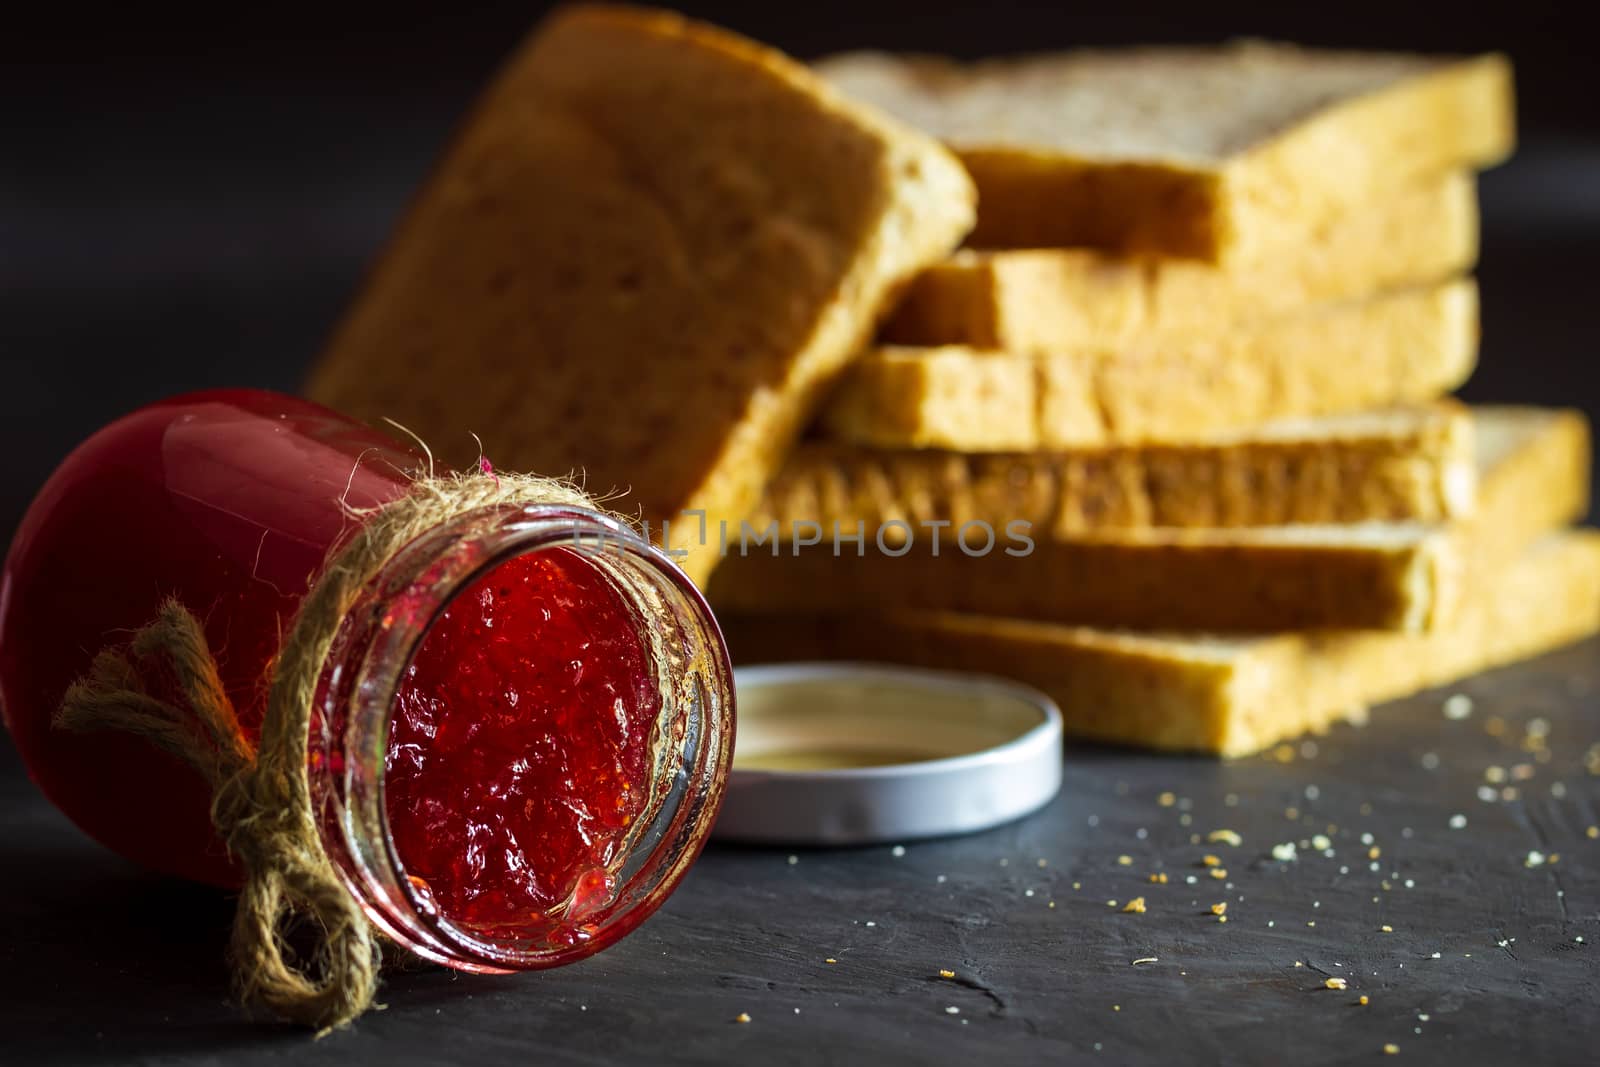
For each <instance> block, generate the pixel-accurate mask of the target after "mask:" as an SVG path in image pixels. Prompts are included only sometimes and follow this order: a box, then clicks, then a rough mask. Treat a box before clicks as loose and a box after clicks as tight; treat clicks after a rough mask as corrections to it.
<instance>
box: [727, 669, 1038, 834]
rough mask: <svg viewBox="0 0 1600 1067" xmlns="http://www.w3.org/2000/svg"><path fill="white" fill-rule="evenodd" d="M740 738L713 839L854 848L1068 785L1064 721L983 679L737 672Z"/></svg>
mask: <svg viewBox="0 0 1600 1067" xmlns="http://www.w3.org/2000/svg"><path fill="white" fill-rule="evenodd" d="M734 680H735V686H736V688H737V693H738V708H739V730H738V741H737V746H736V748H735V751H734V757H733V771H732V775H731V777H730V779H729V782H728V792H727V796H726V798H725V799H724V801H723V807H722V813H721V815H720V816H719V818H718V820H717V824H716V828H715V829H714V830H713V837H714V838H715V839H717V840H720V841H742V842H750V843H764V844H780V843H781V844H795V845H856V844H869V843H873V842H886V841H905V840H910V839H913V838H920V837H939V836H944V835H948V834H963V833H970V832H972V831H975V830H983V829H987V828H988V827H991V826H997V825H999V824H1001V823H1004V822H1009V821H1011V820H1012V819H1016V818H1019V817H1021V816H1023V815H1026V814H1028V813H1029V812H1031V811H1034V810H1036V809H1038V808H1040V807H1042V806H1043V805H1044V804H1046V803H1047V802H1048V801H1049V800H1050V799H1051V798H1052V797H1054V796H1055V794H1056V792H1057V791H1058V790H1059V789H1060V787H1061V735H1062V728H1061V712H1060V711H1059V710H1058V709H1057V708H1056V706H1055V703H1054V702H1053V701H1051V700H1050V698H1049V697H1047V696H1045V695H1044V694H1043V693H1040V692H1038V691H1037V690H1034V689H1030V688H1028V687H1026V686H1023V685H1018V684H1016V683H1014V682H1008V681H1003V680H1001V679H998V678H990V677H987V676H984V675H974V674H957V673H950V672H944V671H928V670H918V669H912V668H907V667H890V666H880V665H877V664H845V663H796V664H784V665H777V666H758V667H741V668H739V669H737V670H736V671H735V672H734Z"/></svg>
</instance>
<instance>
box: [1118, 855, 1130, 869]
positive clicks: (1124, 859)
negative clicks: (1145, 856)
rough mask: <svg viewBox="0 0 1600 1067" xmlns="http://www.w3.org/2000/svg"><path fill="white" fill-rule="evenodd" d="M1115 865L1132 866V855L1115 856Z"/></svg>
mask: <svg viewBox="0 0 1600 1067" xmlns="http://www.w3.org/2000/svg"><path fill="white" fill-rule="evenodd" d="M1117 866H1118V867H1132V866H1133V857H1132V856H1118V857H1117Z"/></svg>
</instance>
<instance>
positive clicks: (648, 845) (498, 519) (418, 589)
mask: <svg viewBox="0 0 1600 1067" xmlns="http://www.w3.org/2000/svg"><path fill="white" fill-rule="evenodd" d="M555 548H566V549H571V550H573V551H578V552H582V553H584V554H585V555H591V556H593V557H594V558H597V559H600V558H603V559H605V560H607V561H615V563H616V564H617V565H618V566H617V567H615V568H611V569H614V570H620V571H621V573H622V575H623V576H624V577H626V578H628V579H630V580H632V581H635V582H638V583H642V584H641V585H640V586H639V588H637V589H634V590H632V592H633V593H634V594H636V595H637V594H639V593H640V590H642V589H645V588H648V589H650V590H651V591H652V594H651V595H652V597H655V598H659V601H658V603H663V604H664V603H666V602H668V601H670V602H672V608H671V610H672V611H673V612H674V615H675V619H674V624H675V626H676V627H677V629H678V630H680V631H682V633H683V635H684V636H685V638H686V639H687V640H689V641H691V642H695V643H697V644H698V645H699V646H700V647H699V648H698V649H697V650H696V654H695V655H694V656H693V657H691V658H692V663H691V664H690V665H689V668H688V671H689V674H688V676H686V677H685V678H684V679H682V680H681V684H675V685H673V686H671V687H668V686H666V685H665V684H664V680H661V679H658V681H662V682H663V685H662V692H663V702H664V703H663V709H662V713H661V715H660V717H659V718H658V723H666V722H676V721H679V720H680V719H681V720H683V721H684V722H685V723H687V724H689V725H691V726H692V727H693V728H692V729H686V731H685V743H686V744H685V746H683V750H682V751H681V752H680V753H679V755H678V758H677V759H676V760H668V761H667V762H668V763H670V764H671V765H672V769H673V770H674V772H675V774H676V777H675V779H674V780H673V781H672V782H671V783H669V785H671V786H672V789H673V791H674V792H675V793H676V795H675V796H673V797H668V796H665V795H664V796H663V798H662V802H661V803H660V804H658V805H657V806H656V811H655V818H653V819H651V820H649V826H648V827H646V828H644V830H643V831H642V832H640V833H632V832H630V835H629V838H628V841H629V842H630V844H629V846H628V847H627V848H625V849H624V850H622V856H623V859H622V860H621V861H619V862H618V863H617V865H616V867H617V870H618V871H621V872H623V873H622V874H620V875H619V877H618V879H617V890H616V893H615V894H614V895H613V899H612V902H611V904H608V905H607V906H606V907H605V908H603V909H602V912H603V914H602V917H601V919H600V920H599V922H598V923H597V928H596V929H594V930H591V931H588V932H587V933H586V936H584V937H583V938H581V939H580V940H578V941H576V942H575V943H574V944H572V945H570V946H559V947H552V946H545V947H540V948H530V947H529V946H528V945H527V944H525V943H521V942H514V941H509V940H503V939H496V938H489V937H485V936H482V935H479V934H477V933H474V932H473V931H471V930H469V929H466V928H464V927H463V926H461V925H459V924H457V923H455V922H452V921H451V920H450V919H449V918H448V917H446V916H445V915H443V914H442V913H441V912H440V911H439V910H438V909H437V908H434V907H430V906H429V904H428V902H427V901H426V900H425V899H424V898H423V897H422V896H421V894H420V893H419V892H418V890H417V888H416V887H415V886H414V885H413V884H412V882H411V881H410V879H409V878H408V877H407V876H406V874H405V867H404V864H403V862H402V860H401V858H400V856H399V855H398V853H397V851H396V848H395V844H394V840H393V835H392V833H391V832H390V827H389V819H388V811H387V806H386V804H385V803H384V788H383V782H384V756H385V754H386V751H387V741H388V729H389V721H390V718H391V716H392V712H393V705H394V699H395V696H396V694H397V691H398V687H399V684H400V680H401V678H402V677H403V673H404V670H405V668H406V667H407V666H408V665H409V664H410V662H411V660H412V658H413V656H414V655H415V653H416V651H417V649H418V648H419V647H420V646H421V643H422V641H423V640H424V638H425V637H426V635H427V633H428V632H429V629H430V628H431V627H432V625H433V624H434V623H435V622H436V621H437V620H438V618H439V616H440V614H441V613H442V612H443V611H444V609H445V607H446V606H447V605H448V604H449V603H450V602H451V600H453V599H454V597H455V596H456V595H458V594H459V593H460V592H461V591H463V590H464V589H466V588H467V586H469V585H470V584H471V583H472V582H473V581H475V580H477V579H478V578H480V577H482V576H483V575H484V574H486V573H488V572H489V571H490V570H492V569H494V568H495V567H498V566H500V565H501V564H503V563H505V562H507V561H508V560H510V559H513V558H517V557H520V556H524V555H527V554H531V553H537V552H543V551H548V550H551V549H555ZM614 577H615V575H614ZM619 584H620V583H619ZM663 624H664V620H662V619H650V618H648V617H645V615H644V614H643V613H642V612H641V618H640V625H641V628H642V631H643V632H644V634H645V635H646V636H649V637H650V638H651V639H652V640H659V639H660V638H659V636H658V635H657V631H658V630H659V628H660V627H661V626H662V625H663ZM657 669H658V670H660V669H662V666H661V663H660V662H657ZM669 688H670V692H669ZM669 701H671V702H673V703H672V706H668V702H669ZM733 722H734V689H733V675H732V666H731V661H730V659H729V657H728V652H727V647H726V644H725V643H724V641H723V637H722V633H721V630H720V627H719V626H718V625H717V622H716V619H715V616H714V615H713V614H712V612H711V609H710V606H709V605H708V604H707V603H706V600H705V598H704V596H703V594H701V592H700V591H699V589H698V588H696V587H695V585H694V583H693V582H692V581H691V580H690V579H689V577H688V576H687V575H686V574H685V573H684V572H683V571H682V569H681V568H679V567H678V566H677V565H676V564H675V563H674V562H673V561H672V559H671V558H670V557H669V556H668V555H667V554H666V553H665V552H664V551H662V550H661V549H660V548H657V547H656V546H654V545H652V544H650V543H649V542H648V541H646V540H645V539H644V538H642V537H641V536H639V535H638V534H637V533H635V532H634V531H633V530H632V529H630V528H629V527H627V526H626V525H624V524H623V523H621V522H619V521H617V520H616V519H613V518H611V517H610V516H606V515H602V514H600V513H598V512H594V511H589V510H587V509H582V508H576V507H571V506H566V505H496V506H490V507H485V508H481V509H475V510H472V511H468V512H466V513H464V514H462V515H460V516H457V517H456V518H454V519H452V520H450V521H448V522H445V523H441V524H440V526H439V527H436V528H435V529H433V530H430V531H429V532H428V533H426V534H424V535H422V536H421V537H419V538H417V539H416V540H415V541H413V542H411V543H410V544H408V545H407V546H405V547H404V548H403V549H402V550H401V551H400V552H399V553H397V554H396V555H395V557H394V558H393V559H391V560H390V561H389V562H388V563H387V564H385V565H384V567H383V568H382V569H381V570H380V571H379V573H378V574H377V575H376V576H374V578H373V579H372V580H371V581H370V582H369V583H368V584H367V586H366V587H365V588H364V589H363V591H362V593H361V594H360V595H359V596H358V597H357V600H356V601H355V603H354V604H353V605H352V607H351V609H350V610H349V611H348V612H347V613H346V615H345V617H344V619H343V620H341V623H340V627H339V630H338V633H337V635H336V637H335V639H334V642H333V644H332V645H331V646H330V651H329V654H328V656H327V658H326V659H325V661H324V664H323V670H322V676H321V679H320V681H319V685H318V688H317V699H316V702H315V706H314V709H313V715H312V730H313V736H312V738H311V739H310V748H311V752H312V763H311V764H310V765H308V774H311V775H312V777H313V779H314V781H313V783H312V800H313V805H314V809H315V810H316V812H317V816H318V817H317V824H318V828H319V831H321V834H322V839H323V845H324V848H325V850H327V851H328V852H329V858H330V859H331V860H332V861H333V865H334V867H335V869H336V870H337V871H338V872H339V875H340V877H341V879H342V880H343V881H344V882H345V884H346V887H347V888H348V889H349V890H350V891H351V892H352V894H353V895H354V896H355V897H356V899H357V900H358V901H359V902H360V903H361V905H362V907H363V909H364V910H365V911H366V912H367V914H368V916H369V917H370V918H371V919H372V920H373V922H374V923H375V924H376V925H377V926H378V927H379V928H380V929H381V930H383V931H384V932H385V933H386V934H388V935H389V936H390V937H391V938H393V939H395V940H396V941H398V942H400V943H401V944H403V945H405V946H406V947H408V948H410V949H411V950H412V951H414V952H416V953H417V954H419V955H421V956H424V957H426V958H429V959H432V960H434V961H435V962H439V963H444V964H446V965H449V966H452V967H456V968H458V969H463V970H476V971H514V970H527V969H534V968H542V967H552V966H558V965H560V964H563V963H567V962H571V961H572V960H574V959H578V958H581V957H584V956H588V955H590V954H592V953H594V952H596V951H599V950H600V949H601V948H604V947H605V946H607V945H609V944H611V943H613V942H615V941H616V940H618V939H620V938H621V937H623V936H624V935H626V934H627V933H628V932H630V931H631V930H632V929H634V928H635V927H636V926H637V925H638V924H639V923H640V922H642V921H643V920H644V919H645V918H646V917H647V916H648V915H649V914H650V913H652V912H653V911H654V910H655V909H656V907H658V906H659V905H660V903H661V902H662V901H664V900H665V899H666V897H667V896H668V895H669V894H670V893H671V892H672V891H673V889H675V888H676V886H677V884H678V882H679V881H680V880H681V879H682V877H683V874H684V873H685V872H686V871H687V868H688V866H689V864H690V863H691V862H692V861H693V860H694V858H695V857H696V856H697V855H698V854H699V852H700V850H701V848H703V846H704V844H705V842H706V840H707V838H708V837H709V832H710V827H711V823H712V822H713V821H714V819H715V817H716V813H717V810H718V808H719V807H720V804H721V800H722V795H723V790H724V787H725V784H726V780H727V773H728V766H729V764H730V762H731V758H732V750H733ZM319 746H320V748H319ZM319 753H320V754H321V755H322V756H323V757H324V758H323V759H321V760H320V761H319V760H318V759H317V756H318V755H319ZM670 754H671V753H670V752H669V753H668V755H670ZM658 773H660V769H659V768H658ZM663 816H665V817H666V818H665V821H663Z"/></svg>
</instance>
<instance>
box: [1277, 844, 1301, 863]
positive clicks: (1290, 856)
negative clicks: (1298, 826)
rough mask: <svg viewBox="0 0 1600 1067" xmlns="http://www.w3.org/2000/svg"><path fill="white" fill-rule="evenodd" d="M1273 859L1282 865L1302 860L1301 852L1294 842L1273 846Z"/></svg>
mask: <svg viewBox="0 0 1600 1067" xmlns="http://www.w3.org/2000/svg"><path fill="white" fill-rule="evenodd" d="M1272 858H1273V859H1275V860H1278V861H1280V862H1282V863H1289V862H1291V861H1293V860H1297V859H1299V858H1300V852H1299V850H1298V849H1296V848H1295V847H1294V842H1293V841H1285V842H1284V843H1283V844H1281V845H1273V846H1272Z"/></svg>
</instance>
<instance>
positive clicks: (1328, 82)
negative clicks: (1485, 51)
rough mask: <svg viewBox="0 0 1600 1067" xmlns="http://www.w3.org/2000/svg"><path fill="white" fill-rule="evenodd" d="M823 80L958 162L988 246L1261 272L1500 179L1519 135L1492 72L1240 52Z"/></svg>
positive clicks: (979, 237) (835, 64)
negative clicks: (1391, 203)
mask: <svg viewBox="0 0 1600 1067" xmlns="http://www.w3.org/2000/svg"><path fill="white" fill-rule="evenodd" d="M819 69H820V70H821V71H822V73H823V74H824V75H825V76H826V77H827V78H828V79H829V80H831V81H832V82H833V83H834V84H835V85H837V86H839V87H840V88H842V89H844V90H845V91H846V92H849V93H850V94H852V95H853V96H855V97H857V98H859V99H861V100H864V101H867V102H870V103H873V104H877V105H879V106H881V107H883V108H885V109H887V110H888V111H890V112H892V113H894V114H897V115H899V116H900V117H902V118H904V119H906V120H907V121H909V122H911V123H912V124H914V125H916V126H919V127H921V128H922V129H925V130H927V131H929V132H930V133H932V134H934V135H935V136H938V137H940V138H943V139H944V141H945V142H946V143H947V144H949V145H951V146H952V147H953V148H955V149H956V151H957V152H958V153H959V154H960V155H961V158H962V161H963V162H964V163H965V164H966V165H967V168H968V169H969V170H970V171H971V172H972V175H973V178H974V179H975V180H976V182H977V184H978V193H979V203H980V209H979V214H978V225H977V229H976V230H975V231H974V233H973V236H972V241H973V243H974V244H975V245H977V246H979V247H987V248H1055V247H1066V246H1074V245H1078V246H1085V247H1092V248H1100V249H1104V250H1109V251H1112V252H1117V253H1124V254H1126V253H1148V254H1154V255H1161V256H1177V257H1185V258H1197V259H1203V260H1207V261H1211V262H1221V261H1228V260H1233V261H1239V260H1243V261H1254V262H1262V261H1263V260H1265V259H1266V258H1269V257H1270V256H1273V255H1276V254H1277V253H1278V252H1279V251H1281V250H1283V249H1285V248H1290V247H1292V246H1293V245H1297V244H1299V243H1301V242H1303V241H1304V239H1305V237H1306V235H1307V232H1308V231H1309V230H1313V229H1315V228H1316V227H1317V226H1319V225H1321V224H1322V223H1323V222H1324V220H1326V219H1328V218H1331V217H1334V216H1337V215H1340V214H1344V213H1347V212H1350V211H1355V210H1362V209H1364V208H1366V207H1368V206H1370V205H1372V204H1376V203H1379V202H1381V201H1382V200H1383V199H1384V198H1385V197H1386V196H1387V195H1388V194H1389V193H1391V192H1392V191H1393V190H1395V189H1397V188H1400V187H1403V186H1404V185H1406V184H1408V183H1410V182H1412V181H1415V180H1418V179H1422V178H1426V177H1428V176H1431V175H1436V174H1440V173H1443V172H1444V171H1447V170H1456V169H1461V168H1467V167H1477V166H1483V165H1486V164H1490V163H1494V162H1497V161H1499V160H1500V159H1502V158H1504V157H1505V156H1506V155H1507V154H1508V153H1509V152H1510V151H1511V147H1512V141H1513V136H1514V135H1513V108H1512V91H1511V69H1510V65H1509V63H1508V62H1507V61H1506V59H1505V58H1504V57H1503V56H1498V55H1487V56H1480V57H1478V58H1474V59H1453V58H1439V57H1433V56H1420V55H1383V54H1371V53H1356V52H1329V51H1316V50H1310V49H1304V48H1296V47H1293V46H1289V45H1275V44H1265V43H1260V42H1245V43H1240V44H1234V45H1230V46H1226V47H1221V48H1142V49H1130V50H1124V51H1104V52H1093V51H1084V52H1069V53H1062V54H1054V55H1040V56H1033V57H1029V58H1024V59H1010V60H992V61H988V62H982V63H975V64H967V65H964V64H960V63H954V62H950V61H947V60H941V59H936V58H931V57H915V56H913V57H896V56H888V55H882V54H873V53H856V54H850V55H844V56H838V57H835V58H832V59H829V60H824V61H823V62H822V63H821V64H820V65H819Z"/></svg>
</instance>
